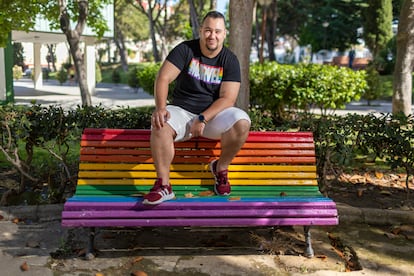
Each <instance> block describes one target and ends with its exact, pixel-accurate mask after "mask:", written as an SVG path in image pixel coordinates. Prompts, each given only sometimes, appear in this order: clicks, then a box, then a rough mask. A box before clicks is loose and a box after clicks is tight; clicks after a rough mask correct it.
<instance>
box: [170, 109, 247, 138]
mask: <svg viewBox="0 0 414 276" xmlns="http://www.w3.org/2000/svg"><path fill="white" fill-rule="evenodd" d="M167 110H168V112H170V118H169V119H168V121H167V123H168V124H169V125H170V126H171V127H172V129H174V130H175V132H176V133H177V136H176V137H175V140H174V141H176V142H177V141H185V140H188V139H190V137H189V136H188V134H189V133H190V127H191V124H192V122H193V120H198V114H194V113H191V112H189V111H187V110H185V109H183V108H181V107H178V106H175V105H167ZM239 120H247V121H248V122H249V123H250V122H251V121H250V118H249V115H247V113H246V112H245V111H244V110H242V109H240V108H237V107H229V108H226V109H224V110H223V111H221V112H219V113H218V114H217V115H216V116H215V117H214V118H213V119H211V120H209V121H208V123H207V124H206V126H205V128H204V131H203V137H205V138H209V139H215V140H218V139H220V138H221V135H222V134H223V133H224V132H226V131H228V130H229V129H230V128H231V127H232V126H233V125H234V124H235V123H236V122H238V121H239Z"/></svg>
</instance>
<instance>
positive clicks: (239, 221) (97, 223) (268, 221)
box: [62, 218, 338, 227]
mask: <svg viewBox="0 0 414 276" xmlns="http://www.w3.org/2000/svg"><path fill="white" fill-rule="evenodd" d="M337 224H338V219H337V218H236V219H232V218H227V219H220V218H198V219H196V218H193V219H190V218H187V219H174V218H172V219H165V218H163V219H143V220H139V219H76V220H70V219H65V220H63V221H62V226H64V227H114V226H116V227H144V226H151V227H186V226H187V227H189V226H192V227H194V226H196V227H201V226H207V227H246V226H274V225H280V226H293V225H301V226H303V225H337Z"/></svg>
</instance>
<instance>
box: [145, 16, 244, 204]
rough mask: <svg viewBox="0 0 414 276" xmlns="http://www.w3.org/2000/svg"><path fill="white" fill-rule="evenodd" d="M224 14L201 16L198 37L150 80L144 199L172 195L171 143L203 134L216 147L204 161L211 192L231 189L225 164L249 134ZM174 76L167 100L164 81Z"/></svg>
mask: <svg viewBox="0 0 414 276" xmlns="http://www.w3.org/2000/svg"><path fill="white" fill-rule="evenodd" d="M225 38H226V29H225V19H224V16H223V15H222V14H221V13H219V12H216V11H211V12H209V13H207V15H206V16H205V17H204V19H203V21H202V24H201V28H200V38H199V39H195V40H190V41H184V42H182V43H180V44H179V45H178V46H176V47H175V48H174V49H173V50H172V51H171V52H170V53H169V55H168V56H167V59H166V60H165V61H164V63H163V64H162V66H161V68H160V71H159V72H158V75H157V78H156V80H155V85H154V92H155V93H154V94H155V111H154V113H153V114H152V119H151V120H152V121H151V125H152V131H151V152H152V157H153V160H154V165H155V168H156V172H157V179H156V181H155V184H154V186H153V188H152V189H151V190H150V192H149V193H148V194H146V195H145V196H144V201H143V203H144V204H152V205H155V204H159V203H161V202H163V201H165V200H171V199H173V198H174V196H175V195H174V192H173V191H172V188H171V184H170V181H169V173H170V165H171V162H172V160H173V158H174V153H175V149H174V142H176V141H185V140H188V139H191V138H192V137H198V136H203V137H206V138H210V139H220V140H221V148H222V152H221V154H220V158H219V159H218V160H213V161H212V162H211V163H210V170H211V172H212V174H213V175H214V177H215V185H214V192H215V193H216V194H217V195H222V196H226V195H229V194H230V192H231V187H230V183H229V180H228V177H227V172H228V166H229V165H230V163H231V162H232V160H233V158H234V157H235V156H236V154H237V153H238V152H239V150H240V148H241V147H242V146H243V144H244V142H245V141H246V139H247V136H248V135H249V130H250V123H251V122H250V118H249V116H248V115H247V113H246V112H245V111H243V110H241V109H239V108H236V107H234V104H235V102H236V99H237V95H238V93H239V89H240V81H241V76H240V64H239V61H238V59H237V57H236V55H234V54H233V53H232V52H231V51H230V50H229V49H228V48H226V47H224V40H225ZM173 81H175V88H174V91H173V95H172V102H171V105H167V96H168V86H169V84H170V83H171V82H173Z"/></svg>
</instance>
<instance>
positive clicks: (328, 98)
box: [250, 62, 367, 117]
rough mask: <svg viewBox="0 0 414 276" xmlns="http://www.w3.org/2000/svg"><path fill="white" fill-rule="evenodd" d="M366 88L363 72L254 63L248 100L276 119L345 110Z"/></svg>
mask: <svg viewBox="0 0 414 276" xmlns="http://www.w3.org/2000/svg"><path fill="white" fill-rule="evenodd" d="M366 88H367V83H366V80H365V71H363V70H361V71H353V70H351V69H349V68H345V67H337V66H330V65H320V64H298V65H282V64H278V63H276V62H267V63H264V64H260V63H256V64H253V65H252V66H251V67H250V101H251V104H252V105H258V106H260V107H261V108H263V109H265V110H272V111H273V112H275V113H276V114H277V115H278V116H279V117H284V114H285V113H286V111H289V110H298V109H299V110H304V111H308V110H309V109H311V108H319V109H320V110H321V111H322V113H323V114H326V112H327V110H328V109H338V108H344V107H345V104H347V103H349V102H351V101H353V100H359V99H360V97H361V95H362V94H363V93H364V91H365V89H366Z"/></svg>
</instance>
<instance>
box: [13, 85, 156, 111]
mask: <svg viewBox="0 0 414 276" xmlns="http://www.w3.org/2000/svg"><path fill="white" fill-rule="evenodd" d="M14 94H15V97H14V98H15V103H16V104H25V105H30V104H32V103H33V102H36V103H37V104H41V105H47V106H48V105H60V106H62V107H63V108H65V109H68V108H76V107H77V106H78V105H81V104H82V102H81V96H80V90H79V86H78V85H77V84H75V83H73V84H70V83H65V84H63V85H59V83H58V82H57V81H55V80H49V81H45V82H44V83H43V87H42V88H41V89H39V90H35V89H34V85H33V82H32V81H31V80H30V79H20V80H18V81H14ZM99 104H102V105H103V106H104V107H110V108H119V107H127V106H129V107H137V106H148V105H154V97H153V96H151V95H149V94H148V93H146V92H144V91H143V90H142V89H139V90H138V91H135V90H134V89H132V88H130V87H129V86H127V85H124V84H119V85H114V84H105V83H99V84H98V85H97V87H96V91H95V93H94V94H93V95H92V105H99Z"/></svg>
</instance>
